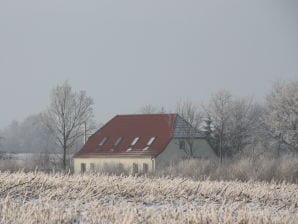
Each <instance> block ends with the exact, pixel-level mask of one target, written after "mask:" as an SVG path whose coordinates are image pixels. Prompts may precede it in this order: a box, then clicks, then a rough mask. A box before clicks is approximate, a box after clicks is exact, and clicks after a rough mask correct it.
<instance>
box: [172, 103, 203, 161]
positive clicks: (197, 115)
mask: <svg viewBox="0 0 298 224" xmlns="http://www.w3.org/2000/svg"><path fill="white" fill-rule="evenodd" d="M176 112H177V113H178V114H179V115H180V116H181V117H182V118H183V119H184V122H180V127H179V128H180V129H181V132H183V136H184V139H185V142H186V144H187V147H185V149H184V151H185V153H186V154H187V155H188V156H189V157H194V142H195V139H196V138H198V137H199V136H202V134H201V133H200V132H199V129H200V127H201V125H202V122H203V116H202V113H201V111H200V110H199V108H198V107H197V106H196V105H194V104H193V103H192V102H191V101H180V102H178V103H177V106H176Z"/></svg>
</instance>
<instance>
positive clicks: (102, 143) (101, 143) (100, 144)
mask: <svg viewBox="0 0 298 224" xmlns="http://www.w3.org/2000/svg"><path fill="white" fill-rule="evenodd" d="M107 140H108V137H104V138H103V139H102V140H101V141H100V143H99V144H98V145H99V146H103V145H104V144H105V143H106V142H107Z"/></svg>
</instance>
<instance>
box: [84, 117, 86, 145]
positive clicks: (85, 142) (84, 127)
mask: <svg viewBox="0 0 298 224" xmlns="http://www.w3.org/2000/svg"><path fill="white" fill-rule="evenodd" d="M86 142H87V124H86V121H85V122H84V144H86Z"/></svg>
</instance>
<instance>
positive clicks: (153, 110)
mask: <svg viewBox="0 0 298 224" xmlns="http://www.w3.org/2000/svg"><path fill="white" fill-rule="evenodd" d="M139 112H140V113H141V114H165V113H166V109H165V108H164V107H161V108H158V107H155V106H153V105H151V104H147V105H145V106H143V107H141V108H140V110H139Z"/></svg>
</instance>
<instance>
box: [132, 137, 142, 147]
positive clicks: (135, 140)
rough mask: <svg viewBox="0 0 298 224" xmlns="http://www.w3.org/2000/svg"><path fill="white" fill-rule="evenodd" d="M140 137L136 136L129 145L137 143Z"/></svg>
mask: <svg viewBox="0 0 298 224" xmlns="http://www.w3.org/2000/svg"><path fill="white" fill-rule="evenodd" d="M139 139H140V137H136V138H135V139H134V140H133V141H132V143H131V144H130V145H131V146H134V145H135V144H137V142H138V141H139Z"/></svg>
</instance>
